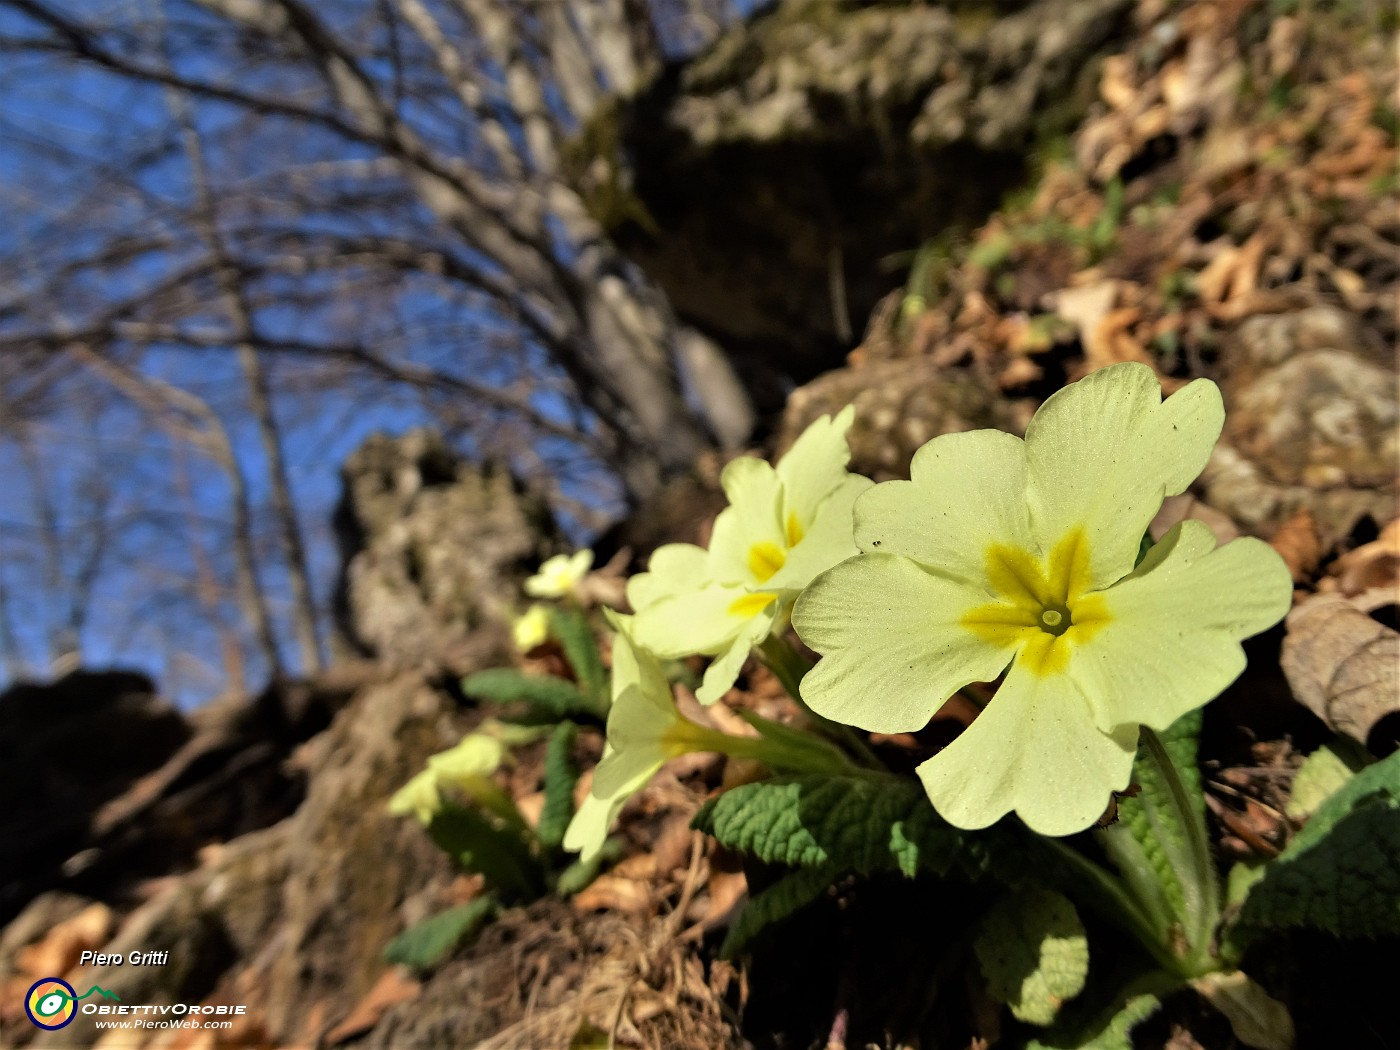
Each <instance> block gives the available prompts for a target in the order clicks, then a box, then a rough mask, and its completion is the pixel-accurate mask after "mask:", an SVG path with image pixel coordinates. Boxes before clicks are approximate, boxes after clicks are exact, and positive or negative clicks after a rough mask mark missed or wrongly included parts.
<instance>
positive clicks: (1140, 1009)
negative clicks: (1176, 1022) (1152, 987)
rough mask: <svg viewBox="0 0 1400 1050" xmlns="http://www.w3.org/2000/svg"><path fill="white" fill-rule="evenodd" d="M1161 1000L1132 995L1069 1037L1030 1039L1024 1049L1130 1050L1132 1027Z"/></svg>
mask: <svg viewBox="0 0 1400 1050" xmlns="http://www.w3.org/2000/svg"><path fill="white" fill-rule="evenodd" d="M1161 1005H1162V1000H1161V999H1159V998H1158V997H1157V996H1155V995H1152V994H1150V993H1146V992H1145V993H1143V994H1141V995H1135V996H1133V997H1132V998H1130V999H1129V1000H1128V1001H1127V1002H1126V1003H1124V1004H1123V1006H1122V1007H1121V1008H1120V1009H1118V1010H1117V1011H1116V1012H1114V1013H1112V1014H1110V1015H1109V1016H1108V1018H1107V1019H1105V1020H1104V1021H1103V1022H1102V1023H1101V1024H1098V1025H1095V1026H1093V1028H1092V1029H1091V1030H1089V1031H1086V1032H1080V1033H1076V1034H1075V1035H1073V1036H1063V1035H1055V1034H1051V1035H1047V1036H1046V1038H1045V1041H1043V1042H1042V1041H1041V1040H1039V1039H1032V1040H1031V1041H1030V1042H1029V1043H1027V1044H1026V1050H1133V1036H1132V1032H1133V1029H1134V1028H1135V1027H1136V1026H1137V1025H1138V1024H1140V1023H1141V1022H1143V1021H1145V1020H1147V1019H1148V1018H1149V1017H1151V1016H1152V1015H1153V1014H1155V1013H1156V1012H1157V1010H1158V1008H1159V1007H1160V1006H1161Z"/></svg>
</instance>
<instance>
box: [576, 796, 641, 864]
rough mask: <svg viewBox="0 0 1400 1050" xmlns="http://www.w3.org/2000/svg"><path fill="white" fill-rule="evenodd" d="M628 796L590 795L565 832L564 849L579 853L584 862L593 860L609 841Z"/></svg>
mask: <svg viewBox="0 0 1400 1050" xmlns="http://www.w3.org/2000/svg"><path fill="white" fill-rule="evenodd" d="M627 799H628V795H618V796H617V797H616V798H599V797H598V796H597V795H593V794H590V795H589V796H588V797H587V798H585V799H584V800H583V804H582V805H580V806H579V807H578V810H577V811H576V812H575V813H574V819H573V820H571V821H569V826H568V827H567V828H566V829H565V830H564V848H565V849H566V850H568V851H569V852H570V853H577V854H578V855H579V859H580V860H583V861H589V860H592V859H593V858H594V857H596V856H597V855H598V851H599V850H601V849H602V848H603V843H605V842H607V840H608V829H609V828H611V827H612V823H613V820H614V819H615V818H616V817H617V814H618V812H619V811H620V810H621V809H622V807H623V806H624V805H626V803H627Z"/></svg>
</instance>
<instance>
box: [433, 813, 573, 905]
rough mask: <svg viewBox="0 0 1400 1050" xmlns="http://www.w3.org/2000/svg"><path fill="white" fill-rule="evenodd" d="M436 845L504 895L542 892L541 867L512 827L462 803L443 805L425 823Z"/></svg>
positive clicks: (525, 896) (527, 896)
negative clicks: (494, 820)
mask: <svg viewBox="0 0 1400 1050" xmlns="http://www.w3.org/2000/svg"><path fill="white" fill-rule="evenodd" d="M428 835H429V837H431V838H432V840H433V841H434V842H435V843H437V845H438V848H439V849H441V850H442V851H443V852H444V853H446V854H447V855H448V856H449V857H451V858H452V859H453V860H455V861H456V862H457V863H458V864H460V865H461V866H462V867H463V868H465V869H467V870H468V871H477V872H480V873H481V874H482V876H484V877H485V879H486V881H487V883H488V884H489V885H490V886H491V887H492V888H493V889H497V890H499V891H500V892H501V893H503V894H504V895H506V896H509V897H513V898H521V899H527V900H530V899H534V898H535V897H538V896H539V895H540V894H542V893H543V892H544V884H545V880H544V870H543V868H542V867H541V865H540V862H539V860H538V859H537V858H536V857H535V856H534V855H533V854H532V853H531V852H530V848H529V845H528V844H527V843H526V842H525V841H524V840H523V839H522V838H521V837H520V835H519V834H518V833H517V832H516V831H515V830H514V829H512V828H509V827H504V826H500V825H499V824H498V823H496V822H493V821H492V820H490V819H488V818H487V817H486V816H484V815H483V814H481V813H479V812H477V811H476V810H474V809H469V808H467V807H465V806H458V805H453V804H450V803H449V804H444V805H443V807H442V808H441V809H439V810H438V811H437V812H436V813H435V814H433V819H432V823H430V824H429V825H428Z"/></svg>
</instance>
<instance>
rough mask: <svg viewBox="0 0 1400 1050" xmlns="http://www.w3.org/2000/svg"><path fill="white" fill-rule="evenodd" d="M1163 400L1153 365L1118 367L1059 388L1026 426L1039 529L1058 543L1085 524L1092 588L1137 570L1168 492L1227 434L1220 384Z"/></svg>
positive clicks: (1183, 483)
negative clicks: (1140, 549) (1141, 544)
mask: <svg viewBox="0 0 1400 1050" xmlns="http://www.w3.org/2000/svg"><path fill="white" fill-rule="evenodd" d="M1161 398H1162V391H1161V386H1160V385H1159V383H1158V381H1157V377H1156V376H1155V375H1154V374H1153V372H1152V370H1151V369H1150V368H1148V367H1147V366H1146V365H1141V364H1136V363H1132V362H1129V363H1125V364H1118V365H1110V366H1109V367H1107V368H1101V369H1099V370H1098V371H1097V372H1094V373H1093V374H1092V375H1090V376H1088V377H1086V378H1084V379H1081V380H1080V381H1079V382H1077V383H1071V384H1070V385H1069V386H1067V387H1064V388H1063V389H1061V390H1059V391H1056V392H1055V393H1054V394H1053V395H1051V397H1050V398H1049V399H1048V400H1047V401H1046V402H1045V404H1043V405H1041V406H1040V410H1039V411H1038V412H1036V414H1035V418H1034V419H1032V420H1031V423H1030V426H1029V427H1028V428H1027V429H1026V457H1027V464H1028V467H1029V481H1030V486H1029V490H1028V492H1027V499H1028V501H1029V504H1030V513H1031V520H1032V522H1033V528H1034V529H1035V533H1036V535H1037V536H1039V537H1040V538H1041V539H1042V541H1043V542H1044V544H1047V545H1052V544H1054V543H1056V542H1058V541H1059V540H1060V539H1061V538H1062V537H1064V536H1065V535H1067V534H1068V533H1069V532H1070V531H1071V530H1072V529H1075V528H1077V527H1082V528H1083V530H1084V534H1085V537H1086V538H1087V540H1088V546H1089V550H1090V552H1091V560H1090V578H1091V586H1092V587H1095V588H1099V587H1106V586H1108V585H1109V584H1111V583H1113V582H1114V581H1115V580H1118V579H1121V578H1122V577H1123V576H1124V575H1126V574H1127V573H1128V572H1129V571H1131V569H1132V567H1133V562H1134V560H1135V559H1136V557H1137V551H1138V544H1139V542H1140V541H1141V539H1142V534H1143V532H1144V531H1145V530H1146V528H1147V525H1148V522H1150V521H1151V520H1152V517H1153V515H1155V514H1156V513H1157V511H1158V509H1159V508H1160V507H1161V505H1162V500H1163V499H1165V498H1166V497H1167V496H1175V495H1177V494H1178V493H1180V492H1184V491H1185V490H1186V487H1187V486H1188V485H1189V484H1191V482H1192V481H1193V480H1195V478H1196V476H1197V475H1199V474H1200V472H1201V471H1202V470H1203V469H1204V468H1205V465H1206V460H1207V459H1209V458H1210V453H1211V449H1213V448H1214V447H1215V442H1216V439H1217V438H1219V437H1220V430H1221V427H1223V426H1224V423H1225V408H1224V404H1223V403H1222V401H1221V399H1220V391H1219V389H1218V388H1217V387H1216V385H1215V384H1214V383H1212V382H1210V381H1209V380H1205V379H1198V380H1196V381H1195V382H1194V383H1190V384H1188V385H1187V386H1185V387H1183V388H1182V389H1181V390H1178V391H1177V392H1176V393H1175V394H1173V395H1172V396H1171V397H1169V398H1167V400H1166V401H1165V402H1164V401H1162V399H1161Z"/></svg>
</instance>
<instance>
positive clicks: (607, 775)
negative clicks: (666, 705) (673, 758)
mask: <svg viewBox="0 0 1400 1050" xmlns="http://www.w3.org/2000/svg"><path fill="white" fill-rule="evenodd" d="M608 742H609V743H610V744H611V743H612V740H611V738H610V739H609V741H608ZM669 757H670V756H669V755H667V754H666V752H665V750H664V749H663V748H662V747H661V745H660V743H658V744H657V745H656V746H655V747H644V746H640V745H637V744H633V743H629V744H628V745H627V746H626V747H625V748H619V747H617V745H615V744H614V745H613V752H612V753H611V754H609V755H606V756H604V758H603V760H602V761H601V762H599V763H598V767H597V768H596V769H594V770H593V787H592V793H593V794H595V795H597V796H598V797H599V798H617V797H619V796H621V797H624V798H625V797H626V796H628V795H631V794H632V793H633V792H635V791H637V790H639V789H640V788H641V787H642V785H643V784H645V783H646V782H647V781H648V780H650V779H651V778H652V776H653V775H654V774H655V773H656V771H657V770H658V769H660V768H661V767H662V766H664V765H665V764H666V759H667V758H669Z"/></svg>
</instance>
